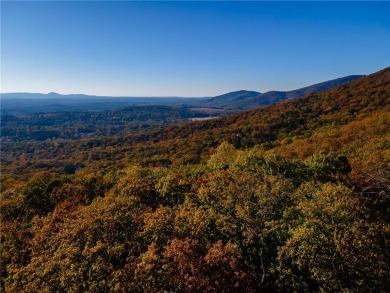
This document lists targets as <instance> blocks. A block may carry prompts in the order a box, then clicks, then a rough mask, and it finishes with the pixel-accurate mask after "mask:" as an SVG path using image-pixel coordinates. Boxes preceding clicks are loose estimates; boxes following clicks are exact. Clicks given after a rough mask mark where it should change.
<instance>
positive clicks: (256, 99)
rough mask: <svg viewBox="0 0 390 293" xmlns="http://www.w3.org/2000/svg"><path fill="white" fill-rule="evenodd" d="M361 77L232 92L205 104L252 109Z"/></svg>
mask: <svg viewBox="0 0 390 293" xmlns="http://www.w3.org/2000/svg"><path fill="white" fill-rule="evenodd" d="M361 77H363V75H349V76H345V77H341V78H337V79H333V80H329V81H325V82H321V83H318V84H314V85H311V86H307V87H304V88H300V89H296V90H292V91H270V92H266V93H262V94H261V93H258V92H253V91H237V92H231V93H227V94H224V95H221V96H217V97H214V98H211V99H209V100H206V101H205V104H208V105H211V106H213V107H225V108H240V109H252V108H257V107H260V106H266V105H269V104H272V103H276V102H280V101H284V100H288V99H296V98H300V97H303V96H305V95H308V94H310V93H317V92H320V91H324V90H328V89H331V88H333V87H336V86H339V85H343V84H346V83H348V82H350V81H353V80H356V79H358V78H361Z"/></svg>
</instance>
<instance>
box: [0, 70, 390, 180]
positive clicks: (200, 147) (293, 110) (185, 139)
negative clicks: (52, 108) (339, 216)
mask: <svg viewBox="0 0 390 293" xmlns="http://www.w3.org/2000/svg"><path fill="white" fill-rule="evenodd" d="M389 81H390V69H389V68H386V69H384V70H382V71H380V72H378V73H375V74H372V75H369V76H366V77H363V78H360V79H357V80H355V81H352V82H349V83H347V84H344V85H341V86H338V87H335V88H333V89H331V90H327V91H322V92H319V93H315V94H309V95H307V96H305V97H303V98H300V99H296V100H288V101H284V102H281V103H276V104H272V105H270V106H267V107H263V108H259V109H255V110H251V111H247V112H243V113H239V114H235V115H232V116H228V117H224V118H220V119H213V120H209V121H202V122H195V123H190V124H184V125H179V126H171V127H167V128H164V129H161V130H155V131H149V132H142V133H139V134H130V135H124V136H111V137H104V138H96V139H82V140H80V141H77V142H73V141H66V140H54V141H50V140H47V141H45V142H21V143H19V144H17V145H15V144H13V143H11V142H9V143H8V142H4V143H3V144H2V165H3V168H4V169H3V170H10V169H15V168H16V169H15V172H17V173H19V172H22V173H24V172H26V171H27V170H29V169H30V170H33V169H43V170H44V169H48V168H49V169H51V168H61V166H64V165H66V164H67V163H68V162H69V161H71V162H72V163H74V164H76V165H88V162H89V163H92V165H95V164H102V165H107V164H108V165H109V164H114V165H115V164H123V162H124V161H126V162H140V163H146V162H148V161H155V160H160V159H163V160H167V159H169V160H170V161H172V162H174V163H176V164H177V165H180V164H188V163H199V162H201V161H202V160H204V159H205V158H207V157H208V156H209V155H210V153H212V151H213V150H214V148H215V147H217V146H218V145H219V144H220V143H221V142H222V141H228V142H230V143H232V144H233V145H234V146H235V147H237V148H250V147H253V146H256V145H257V146H259V147H260V148H262V149H264V150H269V149H275V148H277V147H279V146H281V145H283V144H289V143H292V144H291V146H293V145H294V144H295V143H296V141H298V140H299V141H300V140H305V139H308V138H311V137H312V138H313V139H314V137H318V136H319V134H320V133H327V132H328V130H329V129H341V128H342V127H347V125H348V124H350V123H353V122H354V123H357V122H356V121H362V120H363V119H365V118H367V117H368V118H369V117H371V118H372V119H375V117H381V119H387V118H386V117H387V116H386V112H387V111H388V108H389V96H390V95H389V87H390V86H389V84H390V83H389ZM382 116H383V117H382ZM368 118H367V119H368ZM378 119H379V118H378ZM362 123H363V122H362ZM334 141H337V139H335V140H334ZM313 148H314V149H315V148H316V147H315V146H313ZM327 149H328V150H332V151H336V152H337V151H343V150H345V151H346V150H348V149H349V150H348V151H349V152H352V150H350V143H348V144H346V145H344V146H341V147H340V146H339V145H338V144H334V145H332V146H329V147H327ZM31 150H33V151H31ZM289 152H290V153H291V152H293V150H290V151H289ZM23 153H24V154H25V156H26V157H27V161H28V162H29V163H28V164H29V165H30V166H29V167H26V166H24V167H21V166H18V164H17V163H16V162H17V161H18V158H19V157H20V156H21V155H22V154H23ZM90 153H94V155H93V157H94V158H95V159H94V160H90V158H91V156H90V155H89V154H90ZM297 153H299V151H297ZM307 155H308V154H307ZM49 158H50V159H49ZM70 158H71V159H70ZM11 166H12V167H11ZM39 166H40V167H39ZM10 167H11V168H10Z"/></svg>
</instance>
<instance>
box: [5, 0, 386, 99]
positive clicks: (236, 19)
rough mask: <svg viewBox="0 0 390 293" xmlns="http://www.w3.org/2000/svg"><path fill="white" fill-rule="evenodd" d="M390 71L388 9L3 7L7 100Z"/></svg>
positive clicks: (269, 84)
mask: <svg viewBox="0 0 390 293" xmlns="http://www.w3.org/2000/svg"><path fill="white" fill-rule="evenodd" d="M389 65H390V2H2V3H1V92H43V93H47V92H51V91H55V92H59V93H64V94H68V93H85V94H96V95H113V96H122V95H123V96H213V95H218V94H222V93H225V92H229V91H234V90H240V89H247V90H256V91H260V92H265V91H268V90H290V89H295V88H299V87H303V86H306V85H310V84H313V83H317V82H321V81H325V80H329V79H333V78H337V77H341V76H345V75H350V74H369V73H372V72H375V71H377V70H380V69H382V68H384V67H387V66H389Z"/></svg>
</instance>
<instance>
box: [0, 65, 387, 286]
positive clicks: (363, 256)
mask: <svg viewBox="0 0 390 293" xmlns="http://www.w3.org/2000/svg"><path fill="white" fill-rule="evenodd" d="M389 102H390V68H386V69H384V70H382V71H380V72H377V73H375V74H372V75H369V76H366V77H362V78H360V79H357V80H355V81H352V82H350V83H348V84H345V85H341V86H339V87H336V88H334V89H331V90H327V91H323V92H319V93H315V94H309V95H307V96H305V97H303V98H301V99H297V100H289V101H285V102H281V103H276V104H272V105H270V106H267V107H264V108H259V109H255V110H251V111H248V112H243V113H239V114H235V115H232V116H227V117H224V118H219V119H213V120H209V121H202V122H193V123H188V124H183V125H173V126H169V127H165V128H162V129H154V130H148V131H142V132H139V133H135V134H133V133H132V134H124V135H110V136H102V137H94V138H82V139H79V140H66V139H55V140H52V139H48V140H45V141H32V140H23V141H18V142H15V141H4V142H3V143H2V146H1V147H2V153H1V159H2V161H1V167H2V177H1V180H2V181H1V277H2V278H1V290H2V291H4V292H28V291H30V292H386V291H387V290H388V288H389V287H390V283H389V278H388V276H389V274H390V254H389V251H390V249H389V248H390V247H389V236H390V235H389V233H390V228H389V220H390V218H389V209H390V201H389V199H390V188H389V186H390V168H389V167H390V166H389V163H390V151H389V150H390V148H389V146H390V131H389V129H390V119H389V118H390V114H389V113H390V111H389V110H390V109H389V108H390V107H389V106H390V103H389Z"/></svg>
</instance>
